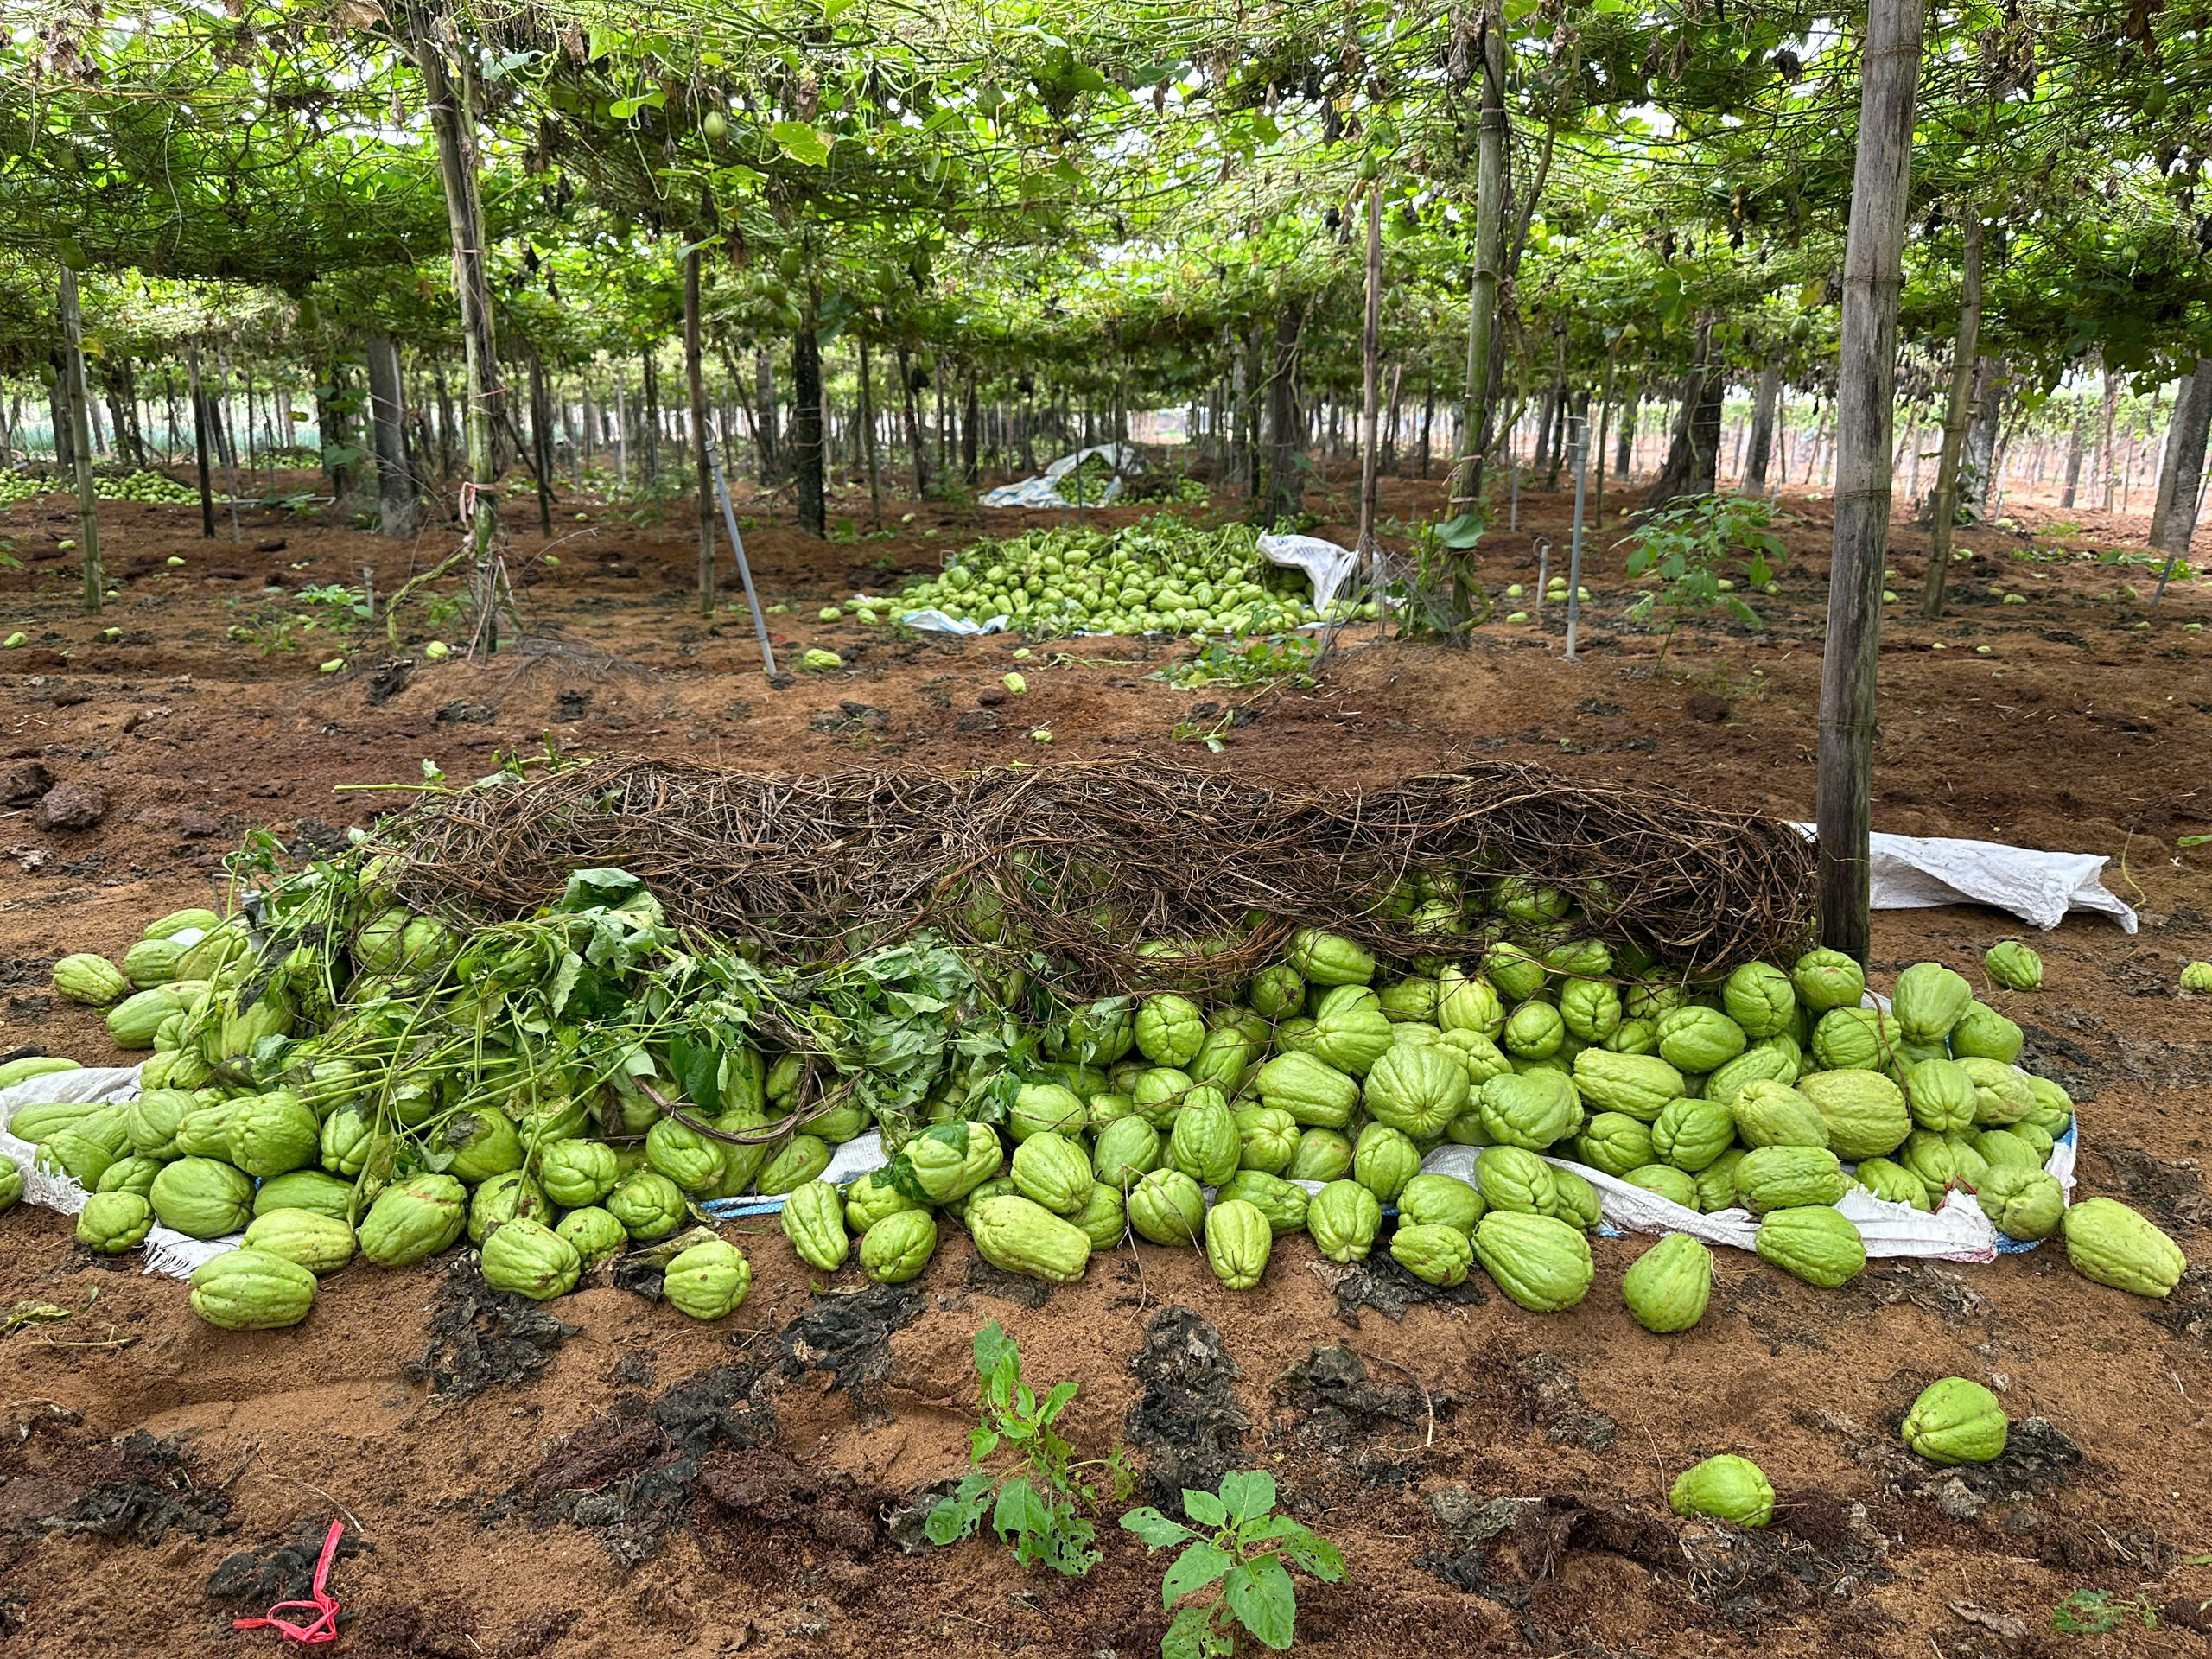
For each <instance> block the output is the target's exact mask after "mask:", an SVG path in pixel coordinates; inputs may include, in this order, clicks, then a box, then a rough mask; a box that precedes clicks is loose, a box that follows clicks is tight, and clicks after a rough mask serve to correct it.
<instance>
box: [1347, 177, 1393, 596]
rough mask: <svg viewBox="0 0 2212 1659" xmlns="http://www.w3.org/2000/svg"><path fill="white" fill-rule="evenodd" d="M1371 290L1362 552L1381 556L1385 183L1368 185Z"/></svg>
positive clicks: (1366, 317) (1363, 385)
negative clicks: (1378, 428) (1378, 504)
mask: <svg viewBox="0 0 2212 1659" xmlns="http://www.w3.org/2000/svg"><path fill="white" fill-rule="evenodd" d="M1366 288H1367V293H1366V307H1365V310H1364V312H1363V316H1362V321H1361V325H1360V331H1359V360H1360V404H1359V421H1360V431H1359V539H1358V542H1357V543H1356V545H1357V548H1358V551H1359V556H1360V557H1361V558H1362V559H1363V560H1371V559H1373V558H1374V556H1375V550H1376V549H1375V494H1376V481H1377V478H1376V474H1377V471H1378V469H1379V467H1381V465H1382V461H1383V455H1382V450H1381V447H1380V445H1381V439H1380V435H1378V434H1377V432H1376V421H1377V420H1378V419H1379V418H1380V414H1381V398H1382V386H1381V385H1380V384H1379V383H1380V381H1381V379H1382V375H1383V187H1382V186H1381V185H1380V184H1370V185H1369V186H1368V187H1367V284H1366ZM1397 417H1398V408H1397V394H1396V392H1395V391H1393V392H1392V393H1391V397H1390V418H1391V420H1392V421H1393V422H1395V421H1396V419H1397Z"/></svg>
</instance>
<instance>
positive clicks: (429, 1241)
mask: <svg viewBox="0 0 2212 1659" xmlns="http://www.w3.org/2000/svg"><path fill="white" fill-rule="evenodd" d="M468 1210H469V1198H468V1192H467V1189H466V1188H465V1187H463V1186H462V1185H461V1183H460V1182H459V1181H456V1180H455V1179H454V1178H453V1177H452V1176H450V1175H416V1176H413V1177H411V1178H410V1179H407V1180H404V1181H401V1182H399V1183H398V1184H397V1185H392V1186H388V1187H386V1188H385V1190H384V1191H383V1192H379V1193H378V1194H377V1200H376V1202H375V1203H374V1204H372V1205H370V1206H369V1213H368V1214H367V1215H365V1216H364V1217H362V1218H361V1229H360V1246H361V1254H362V1255H363V1256H364V1257H365V1258H366V1259H367V1260H368V1261H370V1262H372V1263H374V1264H375V1265H376V1266H378V1267H379V1268H410V1267H413V1266H414V1265H415V1263H416V1262H423V1261H427V1260H428V1259H429V1257H431V1256H434V1255H437V1254H438V1252H439V1251H441V1250H442V1249H446V1248H447V1247H448V1246H449V1245H450V1244H452V1243H453V1242H454V1240H455V1239H457V1238H459V1237H460V1236H461V1229H462V1227H463V1226H464V1225H466V1224H467V1220H468Z"/></svg>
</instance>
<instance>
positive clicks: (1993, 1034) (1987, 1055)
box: [1950, 1002, 2026, 1065]
mask: <svg viewBox="0 0 2212 1659" xmlns="http://www.w3.org/2000/svg"><path fill="white" fill-rule="evenodd" d="M2025 1041H2026V1039H2025V1037H2024V1035H2023V1034H2022V1033H2021V1031H2020V1028H2019V1027H2018V1026H2016V1025H2014V1024H2013V1023H2012V1021H2011V1020H2007V1019H2006V1018H2005V1016H2004V1015H2003V1014H1999V1013H1998V1012H1997V1010H1996V1009H1994V1008H1993V1007H1990V1006H1989V1005H1988V1004H1987V1003H1986V1002H1970V1003H1968V1004H1967V1011H1966V1013H1965V1014H1961V1016H1960V1018H1959V1023H1958V1024H1956V1025H1955V1026H1953V1027H1951V1035H1950V1044H1951V1052H1952V1054H1953V1055H1955V1057H1957V1058H1961V1059H1979V1060H1999V1061H2001V1062H2003V1063H2004V1064H2005V1065H2011V1064H2012V1062H2013V1061H2014V1060H2017V1059H2018V1058H2019V1057H2020V1049H2021V1046H2023V1044H2024V1042H2025Z"/></svg>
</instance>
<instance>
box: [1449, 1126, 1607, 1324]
mask: <svg viewBox="0 0 2212 1659" xmlns="http://www.w3.org/2000/svg"><path fill="white" fill-rule="evenodd" d="M1488 1157H1489V1154H1484V1158H1485V1160H1487V1159H1488ZM1474 1249H1475V1255H1476V1256H1477V1257H1478V1259H1479V1260H1480V1261H1481V1262H1482V1264H1483V1269H1484V1272H1486V1273H1488V1274H1490V1276H1491V1278H1492V1279H1493V1280H1495V1281H1497V1287H1498V1288H1499V1289H1500V1290H1502V1291H1503V1292H1504V1293H1505V1295H1506V1298H1507V1300H1510V1301H1511V1302H1512V1303H1513V1304H1514V1305H1515V1306H1517V1307H1524V1308H1527V1309H1528V1310H1529V1312H1530V1313H1560V1312H1561V1311H1562V1310H1564V1309H1567V1308H1570V1307H1573V1306H1575V1305H1576V1304H1577V1303H1578V1302H1580V1301H1581V1300H1582V1299H1583V1298H1584V1297H1585V1296H1586V1295H1588V1294H1590V1285H1591V1281H1592V1280H1593V1279H1594V1278H1595V1277H1596V1268H1595V1267H1594V1265H1593V1264H1592V1262H1591V1259H1590V1241H1589V1240H1588V1239H1586V1238H1585V1237H1584V1236H1582V1234H1581V1233H1580V1231H1579V1230H1576V1229H1575V1228H1574V1227H1573V1226H1572V1225H1570V1224H1568V1223H1567V1222H1564V1221H1560V1220H1559V1219H1557V1218H1556V1217H1552V1216H1531V1215H1524V1214H1521V1213H1518V1212H1515V1211H1503V1210H1495V1209H1493V1210H1491V1211H1490V1212H1489V1213H1488V1214H1486V1215H1484V1217H1483V1218H1482V1220H1481V1221H1480V1222H1478V1223H1477V1224H1476V1226H1475V1236H1474Z"/></svg>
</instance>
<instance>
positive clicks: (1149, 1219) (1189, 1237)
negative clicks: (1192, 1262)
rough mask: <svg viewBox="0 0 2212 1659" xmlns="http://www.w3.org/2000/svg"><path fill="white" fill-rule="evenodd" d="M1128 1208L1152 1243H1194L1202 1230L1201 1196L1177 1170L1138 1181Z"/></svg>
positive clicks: (1194, 1184) (1140, 1231) (1135, 1225)
mask: <svg viewBox="0 0 2212 1659" xmlns="http://www.w3.org/2000/svg"><path fill="white" fill-rule="evenodd" d="M1345 1185H1350V1183H1348V1182H1347V1183H1345ZM1379 1213H1380V1212H1379V1211H1378V1214H1379ZM1128 1217H1129V1225H1130V1226H1131V1227H1132V1228H1134V1229H1135V1231H1136V1235H1137V1236H1138V1237H1139V1238H1142V1239H1145V1240H1147V1241H1149V1242H1150V1243H1154V1244H1166V1245H1190V1244H1195V1243H1198V1239H1199V1236H1201V1235H1202V1234H1203V1233H1204V1231H1205V1224H1206V1200H1205V1193H1203V1192H1200V1191H1199V1190H1198V1182H1197V1181H1195V1180H1194V1179H1192V1178H1191V1177H1190V1176H1188V1175H1185V1173H1183V1172H1182V1171H1181V1170H1179V1169H1155V1170H1154V1171H1152V1172H1151V1173H1149V1174H1147V1175H1146V1176H1144V1177H1143V1178H1141V1179H1140V1180H1139V1181H1138V1182H1137V1184H1136V1185H1135V1186H1133V1187H1131V1188H1130V1189H1129V1194H1128Z"/></svg>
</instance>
